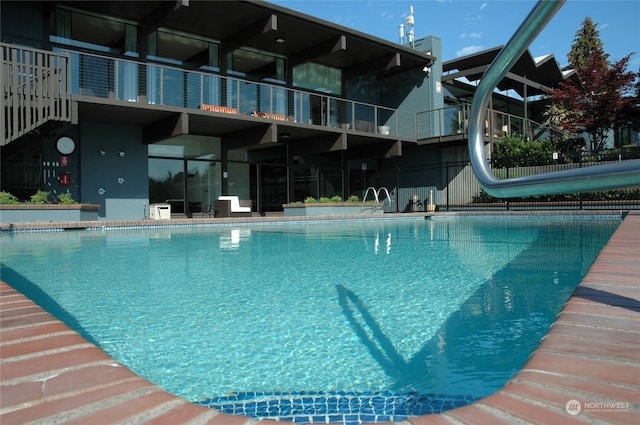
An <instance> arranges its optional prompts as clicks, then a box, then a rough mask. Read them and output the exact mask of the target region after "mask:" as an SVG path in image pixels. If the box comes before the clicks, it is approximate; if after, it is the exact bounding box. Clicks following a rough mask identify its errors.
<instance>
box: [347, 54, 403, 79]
mask: <svg viewBox="0 0 640 425" xmlns="http://www.w3.org/2000/svg"><path fill="white" fill-rule="evenodd" d="M400 66H401V59H400V53H391V54H389V55H386V56H384V57H381V58H377V59H375V60H372V61H369V62H364V63H360V64H358V65H357V66H354V67H352V68H349V69H346V70H344V71H343V75H344V78H345V79H347V80H348V79H351V78H353V77H357V76H362V75H373V74H379V73H381V72H388V71H392V70H394V69H399V68H400Z"/></svg>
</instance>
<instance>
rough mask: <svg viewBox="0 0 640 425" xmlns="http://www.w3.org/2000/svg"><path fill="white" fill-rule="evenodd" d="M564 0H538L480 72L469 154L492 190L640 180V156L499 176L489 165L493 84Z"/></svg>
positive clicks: (591, 187) (593, 186)
mask: <svg viewBox="0 0 640 425" xmlns="http://www.w3.org/2000/svg"><path fill="white" fill-rule="evenodd" d="M565 1H566V0H559V1H550V0H539V1H538V3H537V4H536V5H535V6H534V8H533V9H532V10H531V12H529V15H528V16H527V17H526V18H525V20H524V22H523V23H522V24H521V25H520V27H519V28H518V29H517V30H516V32H515V34H514V35H513V36H512V37H511V39H510V40H509V42H508V43H507V44H506V45H505V46H504V47H503V48H502V50H501V51H500V53H499V54H498V55H497V56H496V58H495V59H494V60H493V62H491V65H490V66H489V68H488V69H487V70H486V71H485V73H484V74H483V75H482V79H481V80H480V83H479V84H478V87H477V89H476V93H475V95H474V96H473V101H472V102H471V110H470V112H469V118H470V119H469V155H470V158H471V165H472V167H473V171H474V172H475V174H476V177H477V178H478V180H479V182H480V185H481V186H482V187H483V189H484V190H485V191H486V192H487V193H488V194H490V195H492V196H496V197H500V198H508V197H515V196H536V195H553V194H562V193H576V192H593V191H598V190H612V189H622V188H627V187H633V186H639V185H640V160H629V161H624V162H617V163H612V164H605V165H594V166H590V167H584V168H576V169H572V170H564V171H555V172H551V173H542V174H534V175H531V176H525V177H517V178H511V179H505V180H498V179H497V178H496V177H495V175H494V174H493V172H492V171H491V169H490V167H489V163H488V162H487V158H486V155H485V148H484V135H483V134H484V122H485V114H486V110H487V106H488V104H489V100H490V99H491V94H492V93H493V90H494V88H495V87H496V86H497V85H498V83H500V81H502V79H503V78H504V77H505V75H507V73H508V72H509V70H510V69H511V67H513V65H514V64H515V63H516V62H517V61H518V59H519V58H520V56H522V54H523V53H524V52H525V50H526V49H527V48H528V47H529V45H530V44H531V43H532V42H533V40H534V39H535V38H536V37H537V36H538V34H539V33H540V32H541V31H542V29H543V28H544V27H545V26H546V24H547V23H548V22H549V21H550V20H551V18H552V17H553V16H554V15H555V13H556V12H557V11H558V10H559V9H560V8H561V7H562V5H563V4H564V3H565Z"/></svg>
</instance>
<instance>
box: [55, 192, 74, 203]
mask: <svg viewBox="0 0 640 425" xmlns="http://www.w3.org/2000/svg"><path fill="white" fill-rule="evenodd" d="M58 203H59V204H62V205H73V204H77V202H76V201H74V199H73V197H72V196H71V194H70V193H69V192H66V193H61V194H60V195H58Z"/></svg>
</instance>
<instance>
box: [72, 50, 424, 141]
mask: <svg viewBox="0 0 640 425" xmlns="http://www.w3.org/2000/svg"><path fill="white" fill-rule="evenodd" d="M59 51H60V52H61V53H64V54H66V55H68V56H69V58H70V66H71V90H72V93H73V94H75V95H84V96H93V97H99V98H109V99H118V100H124V101H128V102H145V103H148V104H157V105H168V106H177V107H182V108H191V109H198V108H203V107H204V108H205V109H209V110H212V111H218V112H225V113H231V114H239V115H245V116H249V115H257V116H263V117H269V118H274V119H276V120H283V121H289V122H297V123H303V124H308V125H317V126H324V127H334V128H341V129H347V130H357V131H364V132H369V133H381V134H389V135H392V136H398V137H403V138H408V139H412V140H415V138H416V132H415V129H416V114H415V113H414V112H406V111H402V110H398V109H392V108H385V107H381V106H377V105H372V104H368V103H363V102H355V101H349V100H345V99H342V98H338V97H335V96H330V95H328V94H323V93H314V92H309V91H303V90H296V89H289V88H286V87H284V86H282V85H280V84H278V82H273V83H264V82H260V83H258V82H254V81H249V80H244V79H241V78H236V77H232V76H221V75H218V74H215V73H213V72H206V71H200V70H185V69H182V68H178V67H173V66H170V65H165V64H160V63H151V62H147V63H143V62H138V61H134V60H126V59H116V58H110V57H105V56H100V55H94V54H89V53H82V52H77V51H74V50H68V49H59Z"/></svg>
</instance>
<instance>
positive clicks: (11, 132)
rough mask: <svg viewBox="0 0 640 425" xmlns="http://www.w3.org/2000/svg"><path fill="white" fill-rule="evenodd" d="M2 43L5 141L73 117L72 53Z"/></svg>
mask: <svg viewBox="0 0 640 425" xmlns="http://www.w3.org/2000/svg"><path fill="white" fill-rule="evenodd" d="M0 47H1V48H2V69H1V70H0V76H1V79H2V83H1V84H2V98H1V102H2V103H1V104H0V109H1V110H2V113H1V114H0V121H1V122H0V127H1V128H2V129H3V132H2V140H1V145H3V146H4V145H6V144H7V143H9V142H12V141H14V140H16V139H17V138H19V137H21V136H23V135H25V134H27V133H29V132H30V131H33V130H35V129H36V128H38V127H39V126H41V125H42V124H44V123H46V122H47V121H50V120H55V121H71V96H70V91H69V74H68V72H67V71H68V69H69V58H68V56H66V55H64V54H56V53H52V52H50V51H45V50H38V49H34V48H27V47H21V46H15V45H9V44H5V43H0Z"/></svg>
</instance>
